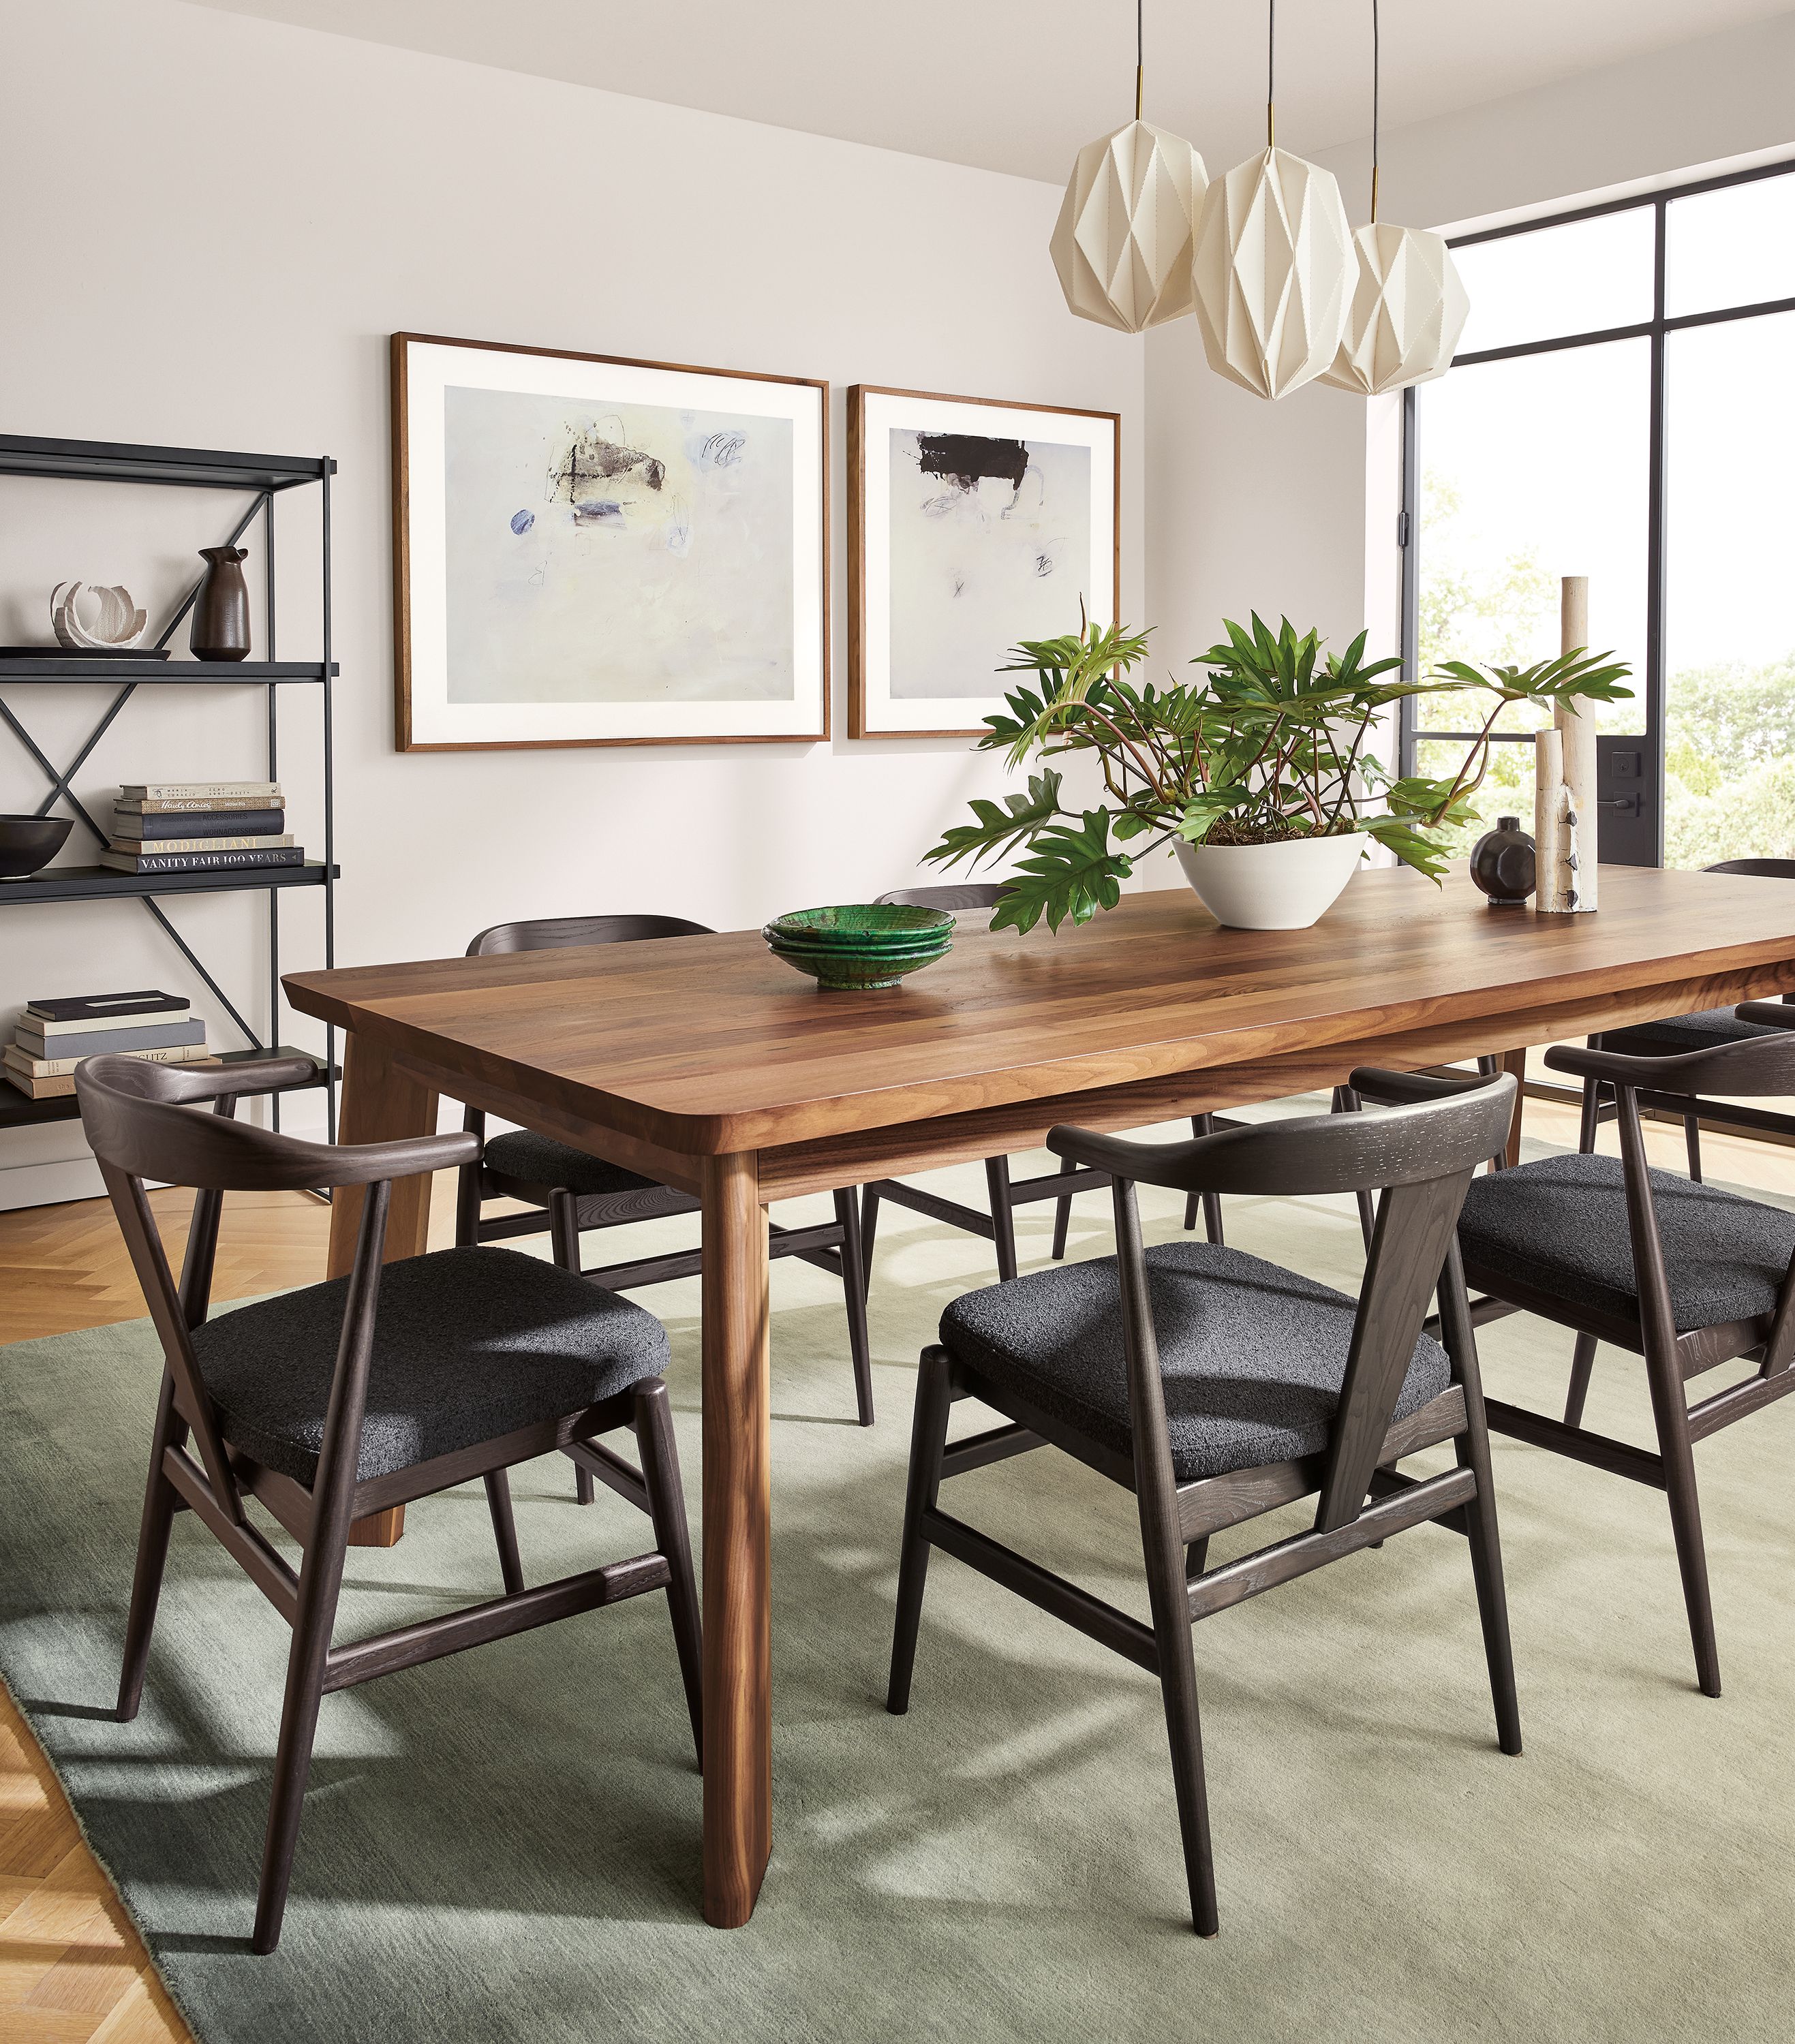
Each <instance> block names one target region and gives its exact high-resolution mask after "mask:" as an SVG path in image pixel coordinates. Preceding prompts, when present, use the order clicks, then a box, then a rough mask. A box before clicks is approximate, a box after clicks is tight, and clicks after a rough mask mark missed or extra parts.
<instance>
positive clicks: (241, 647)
mask: <svg viewBox="0 0 1795 2044" xmlns="http://www.w3.org/2000/svg"><path fill="white" fill-rule="evenodd" d="M199 551H200V558H201V559H202V560H204V561H205V562H206V563H207V566H206V580H205V581H204V582H202V584H201V585H200V591H199V596H198V600H197V601H195V603H194V607H193V634H192V636H191V637H190V640H188V644H190V646H191V647H193V655H194V659H196V660H242V659H248V655H249V585H248V583H247V582H244V578H243V563H244V562H245V561H246V560H248V558H249V555H248V553H247V552H246V551H244V548H241V547H202V548H200V550H199Z"/></svg>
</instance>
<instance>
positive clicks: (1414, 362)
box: [1321, 0, 1471, 398]
mask: <svg viewBox="0 0 1795 2044" xmlns="http://www.w3.org/2000/svg"><path fill="white" fill-rule="evenodd" d="M1378 69H1379V51H1378V0H1371V224H1370V226H1369V227H1362V228H1360V229H1359V232H1358V233H1357V234H1355V236H1353V244H1354V247H1355V250H1356V252H1357V255H1358V263H1359V275H1358V280H1357V282H1356V284H1355V287H1354V290H1353V294H1352V300H1351V307H1350V309H1349V310H1348V312H1347V328H1346V337H1345V338H1344V339H1343V340H1342V341H1341V343H1340V353H1339V354H1338V355H1336V356H1335V358H1334V363H1333V367H1332V368H1331V369H1329V370H1328V371H1326V372H1325V373H1324V375H1323V376H1322V378H1321V381H1322V382H1324V383H1332V384H1333V385H1334V386H1336V388H1338V389H1340V390H1356V391H1358V392H1359V394H1361V395H1362V396H1363V397H1367V398H1372V397H1376V396H1377V395H1378V393H1379V392H1381V391H1384V390H1403V389H1405V387H1406V386H1408V385H1409V384H1411V383H1425V382H1429V381H1430V380H1431V379H1432V378H1434V377H1436V376H1443V375H1445V374H1446V372H1447V370H1448V369H1450V368H1451V366H1452V355H1453V351H1454V350H1455V348H1457V347H1458V345H1459V335H1460V334H1461V333H1463V332H1464V330H1465V320H1466V316H1467V315H1468V313H1470V309H1471V302H1470V298H1469V297H1468V296H1467V295H1466V290H1465V286H1464V284H1463V282H1462V281H1461V279H1460V278H1459V271H1458V266H1457V265H1456V264H1455V263H1454V262H1453V260H1452V252H1451V249H1449V248H1447V245H1446V244H1445V242H1444V241H1443V240H1442V239H1441V237H1440V236H1439V235H1437V234H1429V233H1428V232H1427V231H1426V230H1425V229H1423V228H1419V227H1386V226H1385V225H1382V222H1380V221H1379V220H1378Z"/></svg>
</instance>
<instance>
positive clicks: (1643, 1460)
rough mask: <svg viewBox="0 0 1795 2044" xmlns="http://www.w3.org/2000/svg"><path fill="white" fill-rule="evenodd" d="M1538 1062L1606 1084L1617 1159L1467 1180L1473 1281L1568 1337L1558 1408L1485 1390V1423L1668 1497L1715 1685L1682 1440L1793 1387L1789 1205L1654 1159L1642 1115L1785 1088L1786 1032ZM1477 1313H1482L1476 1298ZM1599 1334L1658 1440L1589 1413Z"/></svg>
mask: <svg viewBox="0 0 1795 2044" xmlns="http://www.w3.org/2000/svg"><path fill="white" fill-rule="evenodd" d="M1738 1012H1739V1016H1740V1018H1741V1020H1745V1021H1747V1022H1770V1018H1771V1017H1772V1016H1781V1015H1782V1014H1783V1013H1785V1012H1790V1011H1787V1010H1785V1009H1783V1008H1782V1005H1781V1004H1780V1003H1774V1002H1768V1001H1764V1002H1752V1003H1747V1005H1745V1006H1744V1007H1743V1008H1741V1009H1739V1011H1738ZM1791 1022H1795V1013H1791ZM1617 1033H1618V1032H1617ZM1546 1062H1547V1065H1548V1066H1551V1068H1552V1069H1553V1070H1555V1071H1561V1072H1567V1073H1570V1074H1572V1075H1574V1077H1576V1078H1581V1079H1586V1080H1594V1081H1597V1082H1599V1083H1601V1085H1604V1086H1605V1087H1607V1088H1609V1089H1610V1090H1611V1091H1612V1093H1613V1095H1614V1098H1615V1102H1616V1112H1617V1116H1618V1118H1619V1121H1620V1156H1619V1157H1618V1158H1614V1157H1605V1156H1599V1155H1592V1154H1589V1153H1588V1152H1579V1153H1578V1154H1576V1155H1563V1156H1556V1157H1544V1158H1537V1159H1536V1160H1535V1161H1534V1162H1532V1163H1526V1164H1517V1165H1513V1166H1510V1168H1509V1170H1505V1171H1499V1172H1496V1173H1494V1174H1491V1175H1490V1176H1489V1177H1487V1178H1479V1179H1478V1180H1477V1181H1476V1182H1475V1184H1474V1185H1473V1186H1472V1187H1471V1189H1470V1193H1469V1194H1468V1195H1467V1196H1466V1201H1465V1208H1464V1213H1463V1217H1462V1219H1461V1220H1460V1221H1459V1246H1460V1248H1461V1250H1462V1251H1463V1258H1464V1266H1465V1276H1466V1282H1467V1283H1468V1284H1470V1285H1471V1286H1472V1287H1473V1288H1474V1289H1476V1290H1478V1291H1481V1292H1483V1293H1487V1294H1488V1295H1489V1300H1490V1301H1495V1302H1500V1303H1501V1305H1503V1306H1505V1307H1507V1308H1509V1309H1510V1310H1512V1311H1516V1312H1528V1313H1536V1314H1538V1315H1539V1316H1540V1317H1541V1318H1542V1319H1544V1320H1551V1321H1553V1322H1555V1324H1557V1325H1559V1327H1567V1328H1569V1329H1570V1331H1572V1332H1573V1333H1574V1335H1575V1336H1576V1338H1577V1339H1576V1344H1575V1348H1574V1353H1573V1359H1572V1362H1571V1372H1570V1393H1569V1395H1568V1396H1567V1397H1566V1400H1565V1409H1564V1416H1563V1418H1562V1420H1555V1419H1552V1418H1551V1417H1549V1416H1547V1415H1546V1414H1544V1413H1541V1412H1532V1411H1530V1410H1528V1408H1524V1407H1522V1406H1518V1405H1511V1404H1507V1403H1506V1402H1505V1401H1503V1400H1498V1399H1494V1398H1493V1399H1491V1400H1489V1423H1490V1426H1491V1427H1493V1428H1494V1429H1495V1431H1497V1432H1498V1433H1505V1434H1512V1435H1515V1436H1516V1438H1517V1439H1520V1440H1524V1441H1528V1442H1531V1443H1532V1445H1533V1446H1534V1447H1540V1448H1548V1449H1550V1450H1552V1452H1553V1453H1554V1454H1561V1455H1565V1456H1568V1457H1569V1458H1570V1459H1571V1460H1572V1461H1573V1462H1583V1463H1586V1464H1588V1465H1589V1466H1593V1467H1594V1468H1596V1469H1601V1470H1608V1471H1609V1472H1610V1473H1612V1474H1614V1475H1616V1476H1625V1477H1632V1479H1633V1480H1634V1481H1635V1482H1638V1483H1643V1484H1646V1485H1649V1486H1650V1487H1651V1489H1655V1490H1662V1492H1663V1493H1665V1496H1666V1500H1667V1502H1668V1503H1669V1505H1670V1527H1671V1531H1672V1533H1673V1535H1674V1537H1675V1541H1676V1548H1677V1562H1678V1569H1679V1572H1680V1573H1681V1575H1682V1585H1683V1599H1684V1602H1685V1605H1686V1606H1687V1608H1688V1612H1689V1637H1690V1639H1691V1641H1692V1642H1693V1646H1694V1649H1695V1665H1696V1673H1697V1679H1698V1681H1699V1682H1700V1684H1701V1689H1702V1691H1703V1692H1704V1694H1705V1695H1707V1696H1718V1695H1719V1694H1720V1655H1719V1651H1718V1649H1717V1648H1716V1643H1715V1637H1714V1612H1713V1605H1712V1600H1711V1599H1710V1596H1709V1584H1708V1562H1707V1553H1706V1547H1705V1543H1704V1541H1703V1538H1702V1531H1701V1501H1700V1499H1699V1496H1698V1495H1697V1489H1696V1477H1695V1458H1694V1453H1693V1450H1694V1448H1695V1445H1696V1443H1697V1442H1699V1441H1704V1440H1705V1439H1707V1438H1708V1437H1709V1435H1711V1434H1714V1433H1717V1432H1718V1431H1720V1429H1721V1428H1722V1427H1730V1426H1732V1424H1733V1423H1735V1421H1736V1420H1743V1418H1745V1417H1746V1416H1747V1414H1749V1413H1752V1412H1757V1411H1758V1409H1759V1408H1761V1407H1762V1406H1765V1405H1768V1404H1771V1403H1772V1402H1773V1401H1774V1400H1776V1399H1778V1398H1781V1397H1784V1396H1785V1395H1786V1394H1787V1393H1789V1392H1790V1391H1795V1213H1790V1212H1787V1211H1786V1210H1785V1209H1784V1208H1782V1207H1772V1206H1766V1205H1765V1204H1763V1203H1762V1202H1761V1201H1757V1200H1751V1199H1746V1198H1743V1197H1740V1196H1739V1194H1737V1193H1728V1192H1723V1191H1721V1190H1720V1189H1718V1188H1716V1187H1715V1186H1712V1185H1702V1184H1701V1183H1700V1181H1697V1180H1695V1179H1693V1178H1682V1177H1679V1176H1678V1174H1677V1173H1675V1172H1674V1171H1663V1170H1653V1169H1651V1168H1649V1167H1648V1166H1647V1161H1646V1150H1645V1138H1644V1135H1643V1130H1642V1128H1641V1123H1640V1116H1641V1113H1642V1111H1644V1110H1649V1109H1654V1108H1655V1109H1657V1110H1659V1111H1660V1112H1669V1113H1673V1114H1677V1115H1682V1114H1684V1113H1693V1112H1700V1113H1701V1114H1704V1115H1705V1114H1706V1113H1707V1112H1708V1104H1707V1098H1706V1097H1707V1096H1708V1095H1709V1093H1725V1094H1736V1095H1742V1096H1743V1097H1746V1098H1750V1097H1752V1096H1753V1095H1755V1094H1757V1095H1762V1094H1771V1095H1775V1094H1785V1093H1795V1031H1792V1029H1791V1028H1790V1026H1789V1024H1778V1023H1771V1025H1770V1027H1768V1028H1767V1029H1766V1033H1765V1034H1764V1035H1762V1036H1760V1037H1755V1038H1753V1039H1750V1040H1747V1041H1743V1042H1739V1043H1724V1044H1720V1045H1717V1046H1716V1047H1714V1048H1713V1049H1711V1050H1705V1051H1686V1052H1684V1053H1682V1055H1669V1056H1655V1057H1644V1058H1635V1057H1626V1056H1624V1055H1621V1054H1620V1052H1618V1051H1611V1050H1609V1049H1607V1048H1603V1049H1601V1050H1589V1049H1587V1048H1585V1047H1580V1046H1577V1045H1571V1044H1559V1045H1556V1046H1555V1047H1553V1048H1552V1049H1551V1050H1549V1051H1547V1053H1546ZM1478 1312H1479V1313H1480V1315H1483V1316H1487V1308H1486V1305H1485V1304H1483V1303H1482V1302H1480V1304H1479V1306H1478ZM1598 1342H1607V1343H1610V1344H1612V1346H1613V1347H1616V1348H1619V1349H1623V1350H1627V1351H1628V1353H1630V1354H1634V1355H1636V1356H1639V1357H1640V1358H1642V1359H1643V1362H1644V1365H1645V1378H1646V1386H1647V1393H1648V1394H1649V1396H1650V1398H1651V1410H1652V1420H1653V1425H1654V1430H1655V1433H1656V1435H1657V1439H1658V1447H1657V1450H1656V1452H1655V1453H1654V1452H1652V1451H1651V1450H1647V1449H1644V1448H1638V1447H1633V1446H1632V1444H1631V1443H1628V1442H1625V1441H1619V1440H1615V1439H1612V1438H1611V1437H1610V1436H1609V1435H1606V1434H1602V1433H1597V1432H1595V1431H1592V1430H1590V1429H1589V1428H1587V1427H1585V1426H1584V1425H1583V1423H1582V1422H1583V1407H1584V1401H1585V1399H1586V1396H1587V1394H1588V1392H1589V1378H1590V1374H1591V1371H1592V1370H1593V1366H1594V1361H1595V1353H1596V1344H1597V1343H1598ZM1740 1360H1743V1361H1747V1362H1755V1364H1756V1365H1757V1366H1758V1368H1757V1370H1756V1373H1755V1374H1754V1375H1752V1376H1750V1377H1746V1378H1744V1379H1743V1381H1740V1382H1739V1383H1736V1384H1733V1385H1729V1386H1728V1388H1727V1389H1724V1390H1723V1391H1718V1392H1716V1393H1712V1395H1711V1396H1710V1397H1706V1398H1704V1399H1701V1400H1699V1401H1697V1403H1696V1404H1693V1405H1692V1404H1689V1402H1688V1399H1687V1397H1686V1394H1685V1390H1684V1386H1685V1384H1686V1383H1687V1382H1688V1381H1689V1379H1690V1378H1691V1377H1698V1376H1701V1375H1703V1374H1705V1373H1706V1372H1707V1371H1709V1370H1716V1369H1718V1368H1720V1366H1722V1365H1723V1364H1725V1363H1729V1362H1736V1361H1740Z"/></svg>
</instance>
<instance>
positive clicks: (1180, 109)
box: [198, 0, 1789, 183]
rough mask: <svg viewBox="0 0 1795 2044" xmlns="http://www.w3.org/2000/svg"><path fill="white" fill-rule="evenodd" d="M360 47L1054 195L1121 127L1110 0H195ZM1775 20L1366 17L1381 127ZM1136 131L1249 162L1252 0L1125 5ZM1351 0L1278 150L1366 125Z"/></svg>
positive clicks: (1667, 0) (1362, 27) (1306, 2)
mask: <svg viewBox="0 0 1795 2044" xmlns="http://www.w3.org/2000/svg"><path fill="white" fill-rule="evenodd" d="M198 4H200V5H202V6H212V7H216V8H218V9H220V10H222V11H224V12H227V13H237V14H253V15H259V16H260V17H263V19H265V20H268V21H287V22H292V23H294V24H297V25H300V26H302V27H306V28H311V29H325V30H329V31H331V32H332V33H336V34H339V35H344V36H351V37H356V38H358V39H359V40H363V41H365V42H374V43H386V44H395V45H397V46H398V47H400V48H405V49H413V50H425V51H430V52H435V53H436V55H438V56H448V57H459V58H463V59H465V60H467V61H469V62H471V63H482V64H491V65H495V66H497V67H499V68H501V69H503V70H507V71H525V72H529V73H532V74H533V75H536V76H538V77H541V78H553V79H566V80H568V81H570V82H571V83H576V84H580V85H590V86H603V87H605V88H606V89H607V90H610V91H613V92H623V93H629V94H635V95H636V96H637V97H638V98H644V99H659V100H667V101H671V102H673V103H674V104H675V105H676V106H692V107H699V108H702V109H705V110H706V111H707V112H710V113H730V114H736V115H738V116H740V117H742V118H744V119H745V120H751V121H769V122H771V123H772V124H774V125H775V126H778V127H783V128H796V129H804V130H807V131H808V132H809V133H813V134H818V135H833V136H840V137H842V138H843V139H844V140H850V141H856V142H867V143H871V144H875V145H877V146H878V147H880V148H888V149H901V150H905V151H908V152H910V153H912V154H913V155H916V156H936V157H940V158H943V159H945V160H947V161H948V162H951V163H972V164H975V165H977V166H978V167H981V168H982V169H985V170H993V171H1012V172H1014V173H1015V174H1017V175H1019V176H1023V177H1032V178H1043V179H1051V180H1052V181H1054V182H1055V183H1058V182H1059V180H1060V179H1063V177H1064V176H1065V175H1066V172H1067V167H1068V165H1069V163H1070V158H1071V156H1072V154H1073V152H1074V151H1075V150H1076V149H1077V148H1078V146H1079V144H1082V143H1083V142H1086V141H1088V140H1090V139H1091V138H1092V137H1093V136H1095V135H1097V134H1101V133H1104V132H1105V130H1106V129H1110V128H1113V127H1116V126H1119V125H1120V124H1121V122H1123V121H1125V120H1126V119H1127V118H1128V115H1129V113H1131V111H1132V102H1133V94H1134V56H1135V51H1134V25H1135V24H1134V15H1135V10H1134V8H1133V7H1132V6H1130V5H1129V4H1128V0H899V4H897V5H892V4H889V0H883V3H882V4H878V5H874V4H869V0H760V4H759V5H758V6H744V5H743V4H742V0H679V4H678V5H677V6H674V5H667V4H665V0H661V4H656V0H198ZM1788 11H1789V0H1501V5H1500V6H1489V5H1487V4H1474V0H1383V4H1382V31H1383V118H1384V121H1385V124H1386V126H1388V127H1397V126H1400V125H1401V124H1402V123H1403V122H1405V121H1414V120H1418V119H1421V118H1424V117H1427V116H1428V115H1432V114H1436V113H1450V112H1451V111H1453V110H1454V109H1456V108H1459V107H1463V106H1470V105H1473V104H1474V103H1475V102H1478V101H1482V100H1487V99H1495V98H1501V97H1502V96H1503V95H1504V94H1508V93H1512V92H1520V91H1524V90H1527V89H1528V87H1530V86H1539V85H1543V84H1546V83H1549V82H1551V80H1553V79H1560V78H1564V77H1567V76H1569V75H1572V74H1574V73H1575V72H1578V71H1589V70H1593V69H1594V68H1596V67H1598V66H1600V65H1603V64H1607V63H1616V62H1617V61H1619V60H1621V59H1623V58H1625V57H1628V56H1637V55H1640V54H1642V53H1643V52H1648V51H1651V50H1656V49H1661V48H1666V47H1667V46H1670V45H1671V44H1677V43H1680V42H1687V41H1690V40H1693V39H1694V38H1696V37H1700V36H1706V35H1712V34H1714V33H1717V32H1718V31H1720V30H1721V29H1726V28H1730V27H1734V26H1736V25H1741V24H1743V23H1746V22H1749V21H1759V20H1762V19H1764V18H1766V17H1769V16H1772V15H1776V14H1781V13H1786V12H1788ZM1146 14H1147V21H1146V30H1147V118H1148V119H1149V120H1150V121H1157V122H1159V124H1160V125H1163V126H1165V127H1168V128H1171V129H1175V130H1177V131H1178V132H1179V133H1182V134H1185V135H1187V136H1190V139H1191V140H1193V141H1194V142H1195V143H1196V144H1197V147H1198V148H1200V149H1201V150H1203V151H1204V152H1205V154H1206V155H1207V156H1208V157H1209V163H1210V167H1211V169H1212V171H1213V170H1214V169H1216V168H1217V167H1220V166H1223V165H1225V164H1227V163H1230V162H1232V161H1233V160H1234V159H1236V157H1237V156H1241V155H1243V154H1246V153H1247V152H1249V151H1250V150H1251V148H1252V147H1253V146H1254V144H1255V140H1256V139H1257V136H1258V134H1259V133H1260V132H1261V128H1260V124H1261V122H1262V121H1263V112H1264V102H1265V21H1266V16H1265V10H1264V9H1263V7H1262V6H1259V4H1258V0H1201V4H1197V5H1191V4H1189V0H1186V4H1183V5H1179V6H1171V5H1168V4H1167V0H1147V8H1146ZM1278 58H1279V62H1278V140H1280V141H1281V142H1283V143H1286V144H1288V146H1290V148H1293V149H1297V150H1298V151H1302V152H1313V151H1315V150H1317V149H1322V148H1327V147H1328V146H1329V145H1330V144H1334V143H1338V142H1343V141H1347V140H1352V139H1353V138H1355V137H1356V136H1362V135H1363V134H1365V133H1367V132H1368V130H1369V129H1370V81H1371V53H1370V4H1369V0H1284V6H1283V7H1282V12H1281V16H1280V19H1279V22H1278Z"/></svg>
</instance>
